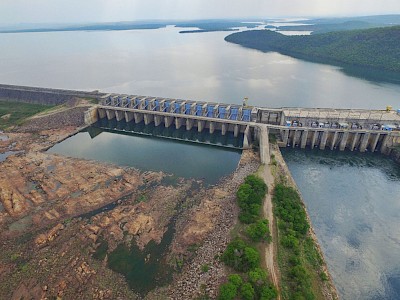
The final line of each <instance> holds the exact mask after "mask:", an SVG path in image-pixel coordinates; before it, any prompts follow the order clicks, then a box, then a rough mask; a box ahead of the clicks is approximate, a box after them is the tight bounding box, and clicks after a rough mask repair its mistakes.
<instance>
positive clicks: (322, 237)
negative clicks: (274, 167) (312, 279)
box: [282, 149, 400, 299]
mask: <svg viewBox="0 0 400 300" xmlns="http://www.w3.org/2000/svg"><path fill="white" fill-rule="evenodd" d="M282 152H283V155H284V158H285V160H286V162H287V164H288V166H289V169H290V171H291V173H292V175H293V177H294V179H295V181H296V183H297V185H298V186H299V189H300V191H301V193H302V195H303V197H304V201H305V202H306V206H307V210H308V212H309V214H310V217H311V220H312V223H313V225H314V229H315V231H316V234H317V236H318V240H319V242H320V244H321V246H322V248H323V251H324V253H325V256H326V258H327V262H328V265H329V269H330V271H331V273H332V275H333V279H334V282H335V284H336V286H337V289H338V291H339V293H340V295H341V296H342V298H343V299H400V256H399V253H400V230H399V228H400V196H399V195H400V166H399V165H396V164H395V163H393V161H392V160H390V159H388V158H384V157H381V156H379V155H373V154H356V153H339V152H328V151H325V152H322V151H318V150H313V151H311V150H309V151H304V150H292V149H284V150H283V151H282Z"/></svg>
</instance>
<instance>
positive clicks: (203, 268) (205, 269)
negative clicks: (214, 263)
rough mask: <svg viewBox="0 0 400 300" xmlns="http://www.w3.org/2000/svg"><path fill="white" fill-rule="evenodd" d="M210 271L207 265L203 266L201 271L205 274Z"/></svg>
mask: <svg viewBox="0 0 400 300" xmlns="http://www.w3.org/2000/svg"><path fill="white" fill-rule="evenodd" d="M209 269H210V266H209V265H207V264H204V265H202V266H201V271H202V272H203V273H207V272H208V270H209Z"/></svg>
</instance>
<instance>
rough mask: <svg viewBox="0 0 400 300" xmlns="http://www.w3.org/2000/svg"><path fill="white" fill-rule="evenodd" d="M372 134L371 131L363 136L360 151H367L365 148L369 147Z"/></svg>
mask: <svg viewBox="0 0 400 300" xmlns="http://www.w3.org/2000/svg"><path fill="white" fill-rule="evenodd" d="M370 136H371V134H370V133H369V132H367V133H364V136H363V137H362V140H361V145H360V152H365V150H366V149H367V147H368V142H369V137H370Z"/></svg>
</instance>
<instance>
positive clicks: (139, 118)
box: [133, 112, 143, 124]
mask: <svg viewBox="0 0 400 300" xmlns="http://www.w3.org/2000/svg"><path fill="white" fill-rule="evenodd" d="M133 117H134V119H135V123H136V124H138V123H140V122H142V121H143V114H142V113H136V112H135V113H133Z"/></svg>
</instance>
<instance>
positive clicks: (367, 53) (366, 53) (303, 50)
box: [225, 26, 400, 73]
mask: <svg viewBox="0 0 400 300" xmlns="http://www.w3.org/2000/svg"><path fill="white" fill-rule="evenodd" d="M225 40H226V41H227V42H230V43H235V44H239V45H242V46H244V47H247V48H252V49H257V50H261V51H264V52H269V51H276V52H279V53H281V54H285V55H289V56H292V57H295V58H300V59H304V60H308V61H314V62H320V63H327V64H333V65H338V66H342V67H344V68H345V67H346V66H355V67H367V68H370V69H375V70H380V71H390V72H396V73H400V44H399V41H400V26H393V27H384V28H372V29H365V30H351V31H339V32H329V33H324V34H316V35H302V36H285V35H282V34H280V33H277V32H274V31H270V30H257V31H256V30H252V31H244V32H238V33H233V34H231V35H229V36H227V37H226V38H225Z"/></svg>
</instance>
